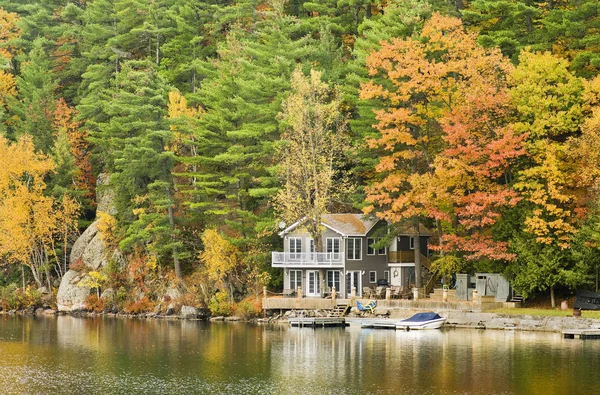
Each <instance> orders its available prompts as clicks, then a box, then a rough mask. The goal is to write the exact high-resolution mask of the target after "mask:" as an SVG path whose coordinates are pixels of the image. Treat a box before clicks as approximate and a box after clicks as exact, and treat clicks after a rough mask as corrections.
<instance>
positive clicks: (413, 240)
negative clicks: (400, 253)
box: [408, 237, 415, 250]
mask: <svg viewBox="0 0 600 395" xmlns="http://www.w3.org/2000/svg"><path fill="white" fill-rule="evenodd" d="M408 241H409V246H410V249H411V250H414V249H415V238H414V237H409V238H408Z"/></svg>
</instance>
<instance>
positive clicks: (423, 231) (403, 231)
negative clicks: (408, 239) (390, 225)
mask: <svg viewBox="0 0 600 395" xmlns="http://www.w3.org/2000/svg"><path fill="white" fill-rule="evenodd" d="M419 234H420V235H421V236H433V231H432V230H431V229H429V228H426V227H425V226H423V225H421V224H419ZM397 235H398V236H414V235H415V229H414V227H413V225H403V226H400V227H398V229H397Z"/></svg>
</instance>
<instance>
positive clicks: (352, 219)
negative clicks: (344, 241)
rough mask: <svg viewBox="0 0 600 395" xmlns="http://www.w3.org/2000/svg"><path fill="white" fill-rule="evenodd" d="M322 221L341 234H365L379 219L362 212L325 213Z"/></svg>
mask: <svg viewBox="0 0 600 395" xmlns="http://www.w3.org/2000/svg"><path fill="white" fill-rule="evenodd" d="M322 222H323V225H325V226H327V227H329V228H330V229H332V230H334V231H336V232H338V233H341V234H342V235H343V236H366V235H367V233H369V231H370V230H371V229H373V227H374V226H375V224H376V223H377V222H379V219H378V218H375V217H372V216H365V215H364V214H325V215H323V221H322Z"/></svg>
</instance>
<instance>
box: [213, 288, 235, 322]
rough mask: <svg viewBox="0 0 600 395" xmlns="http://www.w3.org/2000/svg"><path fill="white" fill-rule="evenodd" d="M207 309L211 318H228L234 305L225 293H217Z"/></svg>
mask: <svg viewBox="0 0 600 395" xmlns="http://www.w3.org/2000/svg"><path fill="white" fill-rule="evenodd" d="M208 309H209V310H210V313H211V314H212V315H213V316H230V315H231V314H232V313H233V309H234V305H233V303H231V300H230V297H229V294H228V293H227V292H226V291H221V292H217V293H216V294H215V295H214V296H213V297H212V298H211V299H210V301H209V302H208Z"/></svg>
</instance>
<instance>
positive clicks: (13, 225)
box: [0, 136, 78, 289]
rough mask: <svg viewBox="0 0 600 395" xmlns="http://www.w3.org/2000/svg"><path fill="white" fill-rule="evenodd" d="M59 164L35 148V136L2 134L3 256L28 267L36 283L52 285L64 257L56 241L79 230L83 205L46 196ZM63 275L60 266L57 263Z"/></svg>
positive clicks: (0, 214)
mask: <svg viewBox="0 0 600 395" xmlns="http://www.w3.org/2000/svg"><path fill="white" fill-rule="evenodd" d="M53 170H54V163H53V162H52V160H51V159H49V158H48V157H47V156H45V155H43V154H38V153H36V152H35V150H34V145H33V141H32V139H31V137H29V136H23V137H22V138H20V139H19V141H17V142H15V143H13V144H10V143H9V142H8V141H7V140H6V139H5V138H3V137H0V201H1V202H2V205H0V256H1V257H2V258H3V259H4V260H6V261H8V262H11V263H15V264H20V265H22V266H23V267H27V268H29V270H30V271H31V274H32V276H33V279H34V280H35V282H36V284H37V285H38V286H39V287H41V286H42V285H44V284H46V285H47V286H48V289H51V288H52V283H51V278H52V274H51V270H52V268H53V265H52V263H53V262H54V263H57V262H61V261H62V259H61V258H62V257H59V254H58V253H57V250H56V248H55V246H56V242H57V241H60V240H62V241H63V242H64V243H66V239H67V238H68V236H69V235H70V234H71V233H72V232H73V231H74V230H76V223H77V221H76V218H77V215H78V205H77V204H76V203H75V202H73V201H72V200H71V199H69V198H68V197H67V196H63V198H62V201H60V200H55V199H53V198H51V197H48V196H45V195H44V190H45V188H46V184H45V182H44V177H46V176H47V175H48V174H49V173H50V172H52V171H53ZM54 268H55V269H56V270H57V273H58V274H59V276H60V275H61V274H62V270H61V265H57V266H54Z"/></svg>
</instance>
